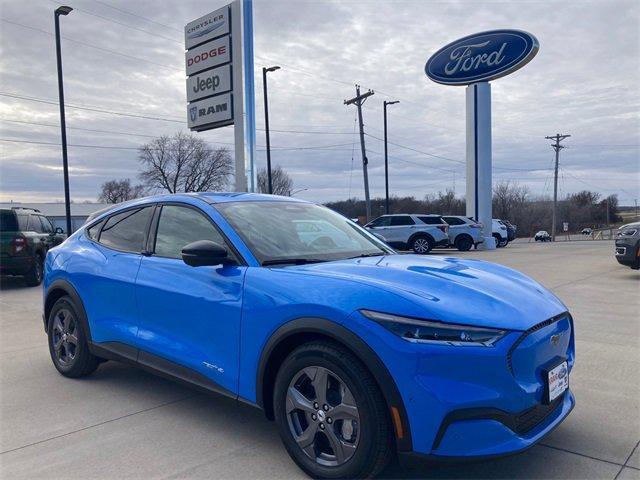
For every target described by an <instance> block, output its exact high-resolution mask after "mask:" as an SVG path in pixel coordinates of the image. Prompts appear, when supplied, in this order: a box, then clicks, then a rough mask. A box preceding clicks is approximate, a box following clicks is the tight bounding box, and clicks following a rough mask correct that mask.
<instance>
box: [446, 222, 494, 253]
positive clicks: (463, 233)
mask: <svg viewBox="0 0 640 480" xmlns="http://www.w3.org/2000/svg"><path fill="white" fill-rule="evenodd" d="M442 219H443V220H444V221H445V222H447V223H448V224H449V245H452V246H454V247H456V248H457V249H458V250H460V251H461V252H466V251H468V250H471V247H477V246H478V244H479V243H482V242H483V241H484V239H483V238H482V224H481V223H478V222H476V221H474V220H471V219H470V218H469V217H465V216H463V215H443V216H442Z"/></svg>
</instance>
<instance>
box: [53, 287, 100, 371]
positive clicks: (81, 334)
mask: <svg viewBox="0 0 640 480" xmlns="http://www.w3.org/2000/svg"><path fill="white" fill-rule="evenodd" d="M80 315H81V314H80V310H79V309H78V308H77V307H76V305H75V304H74V303H73V300H71V298H70V297H68V296H64V297H62V298H60V299H58V300H57V301H56V303H54V304H53V308H52V309H51V313H50V314H49V319H48V322H47V336H48V338H49V353H50V355H51V361H52V362H53V365H54V366H55V367H56V369H57V370H58V372H60V373H61V374H62V375H64V376H65V377H71V378H77V377H84V376H86V375H89V374H91V373H93V372H94V371H95V370H96V368H98V364H99V363H100V360H99V359H98V357H96V356H95V355H93V354H92V353H91V352H90V351H89V344H88V342H87V332H85V331H84V326H83V325H84V323H83V321H82V320H83V319H81V317H80Z"/></svg>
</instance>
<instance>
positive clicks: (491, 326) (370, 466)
mask: <svg viewBox="0 0 640 480" xmlns="http://www.w3.org/2000/svg"><path fill="white" fill-rule="evenodd" d="M43 318H44V327H45V331H46V332H47V335H48V340H49V350H50V353H51V358H52V361H53V364H54V366H55V368H56V369H57V370H58V371H59V372H60V373H61V374H62V375H64V376H67V377H81V376H85V375H88V374H90V373H91V372H93V371H94V370H95V369H96V368H97V367H98V366H99V364H100V363H101V362H103V361H107V360H120V361H125V362H129V363H133V364H136V365H138V366H140V367H143V368H145V369H148V370H151V371H154V372H156V373H159V374H161V375H163V376H169V377H172V378H175V379H178V380H181V381H186V382H189V383H190V384H192V385H194V386H195V387H196V388H198V389H200V390H204V391H207V392H216V393H219V394H223V395H227V396H229V397H232V398H235V399H237V400H239V401H242V402H243V403H247V404H249V405H253V406H255V407H257V408H260V409H262V410H263V411H264V413H265V414H266V416H267V417H268V418H270V419H273V420H275V423H276V425H277V428H278V430H279V433H280V435H281V437H282V440H283V443H284V445H285V447H286V449H287V451H288V452H289V454H290V455H291V457H292V458H293V460H294V461H295V462H296V463H297V464H298V465H299V466H300V468H302V469H303V470H304V471H305V472H307V473H308V474H309V475H311V476H313V477H319V478H339V477H346V478H354V477H369V476H373V475H375V474H376V473H378V472H380V471H381V469H382V468H384V466H385V465H386V464H387V463H388V462H389V461H390V459H391V458H392V456H394V455H396V454H398V455H399V456H400V457H401V459H402V460H409V459H412V458H414V457H428V458H431V459H444V460H451V459H461V458H471V457H492V456H496V455H503V454H507V453H513V452H518V451H522V450H524V449H526V448H528V447H530V446H532V445H533V444H534V443H536V442H537V441H539V440H540V439H541V438H542V437H544V436H545V435H546V434H547V433H548V432H549V431H551V430H552V429H553V428H554V427H556V426H557V425H558V424H559V423H560V422H562V420H564V418H566V416H567V415H568V414H569V412H570V410H571V409H572V408H573V405H574V398H573V395H572V393H571V391H570V389H569V374H570V372H571V369H572V367H573V364H574V332H573V320H572V318H571V315H570V314H569V313H568V312H567V309H566V307H565V306H564V305H563V303H562V302H561V301H560V300H559V299H558V298H556V297H555V296H554V295H553V294H552V293H550V292H549V291H548V290H546V289H545V288H543V287H542V286H540V285H539V284H538V283H536V282H535V281H533V280H531V279H530V278H528V277H526V276H524V275H522V274H520V273H518V272H516V271H513V270H511V269H508V268H505V267H502V266H499V265H495V264H492V263H488V262H483V261H478V260H472V259H458V258H445V257H432V256H431V257H425V256H419V255H401V254H396V253H395V252H394V251H393V250H392V249H391V248H389V247H388V246H387V245H386V244H384V243H383V242H381V241H380V240H379V239H377V238H376V237H375V236H374V235H372V234H370V233H369V232H367V231H366V230H365V229H363V228H361V227H359V226H358V225H356V224H355V223H353V222H352V221H350V220H348V219H346V218H344V217H342V216H340V215H338V214H337V213H335V212H332V211H331V210H329V209H327V208H324V207H321V206H318V205H315V204H312V203H308V202H303V201H299V200H295V199H292V198H284V197H274V196H268V195H256V194H246V193H238V194H220V193H217V194H213V193H199V194H189V195H186V194H182V195H180V194H178V195H161V196H155V197H148V198H144V199H140V200H135V201H132V202H127V203H125V204H121V205H118V206H116V207H114V208H113V209H111V210H109V211H107V212H102V213H100V214H98V215H97V216H96V217H95V218H93V219H91V220H90V221H89V222H88V224H87V225H86V226H85V227H83V228H81V229H80V230H78V231H77V232H75V233H74V234H73V235H72V236H71V237H70V238H69V239H67V240H66V241H65V242H64V243H63V244H62V245H60V246H58V247H55V248H53V249H51V250H50V251H49V252H48V254H47V257H46V262H45V282H44V316H43Z"/></svg>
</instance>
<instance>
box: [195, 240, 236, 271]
mask: <svg viewBox="0 0 640 480" xmlns="http://www.w3.org/2000/svg"><path fill="white" fill-rule="evenodd" d="M182 261H184V263H186V264H187V265H190V266H192V267H205V266H212V265H221V264H223V265H229V264H233V263H235V261H234V260H233V259H232V258H230V257H229V252H228V251H227V249H226V248H224V247H223V246H222V245H220V244H218V243H216V242H212V241H211V240H198V241H197V242H192V243H190V244H189V245H186V246H185V247H183V249H182Z"/></svg>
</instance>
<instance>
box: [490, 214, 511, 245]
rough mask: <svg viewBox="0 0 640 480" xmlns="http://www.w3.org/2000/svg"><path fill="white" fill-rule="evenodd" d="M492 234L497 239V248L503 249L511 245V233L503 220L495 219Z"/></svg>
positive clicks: (492, 224) (492, 223)
mask: <svg viewBox="0 0 640 480" xmlns="http://www.w3.org/2000/svg"><path fill="white" fill-rule="evenodd" d="M491 234H492V235H493V238H495V239H496V247H497V248H502V247H506V246H507V245H508V244H509V231H508V229H507V226H506V225H505V224H504V223H502V220H499V219H497V218H494V219H493V220H492V222H491Z"/></svg>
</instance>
